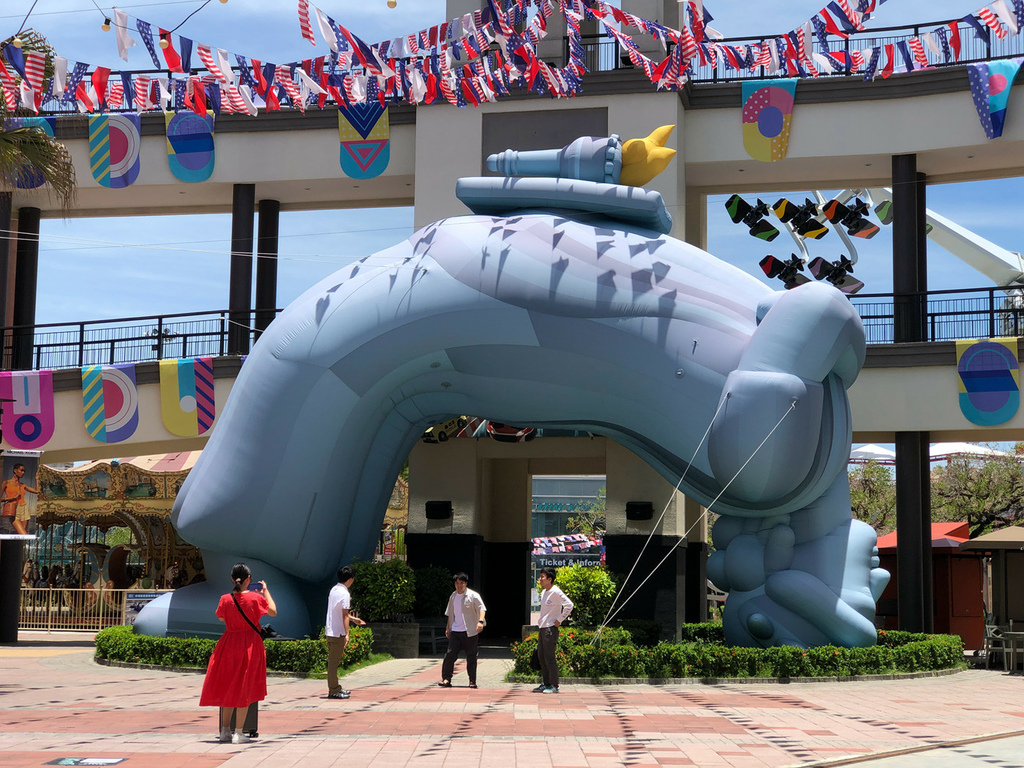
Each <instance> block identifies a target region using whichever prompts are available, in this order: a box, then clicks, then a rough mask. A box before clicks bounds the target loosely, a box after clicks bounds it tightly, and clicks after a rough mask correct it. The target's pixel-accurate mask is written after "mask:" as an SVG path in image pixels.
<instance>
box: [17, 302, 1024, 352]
mask: <svg viewBox="0 0 1024 768" xmlns="http://www.w3.org/2000/svg"><path fill="white" fill-rule="evenodd" d="M850 301H851V303H852V304H853V306H854V308H855V309H856V310H857V312H858V314H860V316H861V319H862V320H863V321H864V329H865V331H866V333H867V341H868V344H892V343H893V340H894V338H895V337H896V334H895V331H894V326H895V322H896V320H895V317H896V314H897V313H896V312H895V305H896V301H895V299H894V297H893V295H892V294H881V293H878V294H858V295H856V296H852V297H850ZM900 304H901V308H902V307H903V306H912V307H913V308H914V309H915V313H916V316H917V317H918V320H919V322H918V326H919V328H918V332H917V333H916V334H915V335H916V336H918V337H920V338H921V340H922V341H955V340H957V339H988V338H994V337H997V336H1024V287H1014V286H1009V287H1005V288H997V287H992V288H973V289H967V290H945V291H930V292H928V293H926V294H910V295H907V296H901V297H900ZM275 311H280V310H275ZM228 325H229V322H228V312H227V310H224V311H214V312H200V313H195V314H189V313H183V314H177V315H155V316H153V317H129V318H121V319H118V320H89V321H84V322H80V323H48V324H46V325H37V326H35V327H34V331H35V333H34V334H33V336H32V365H33V368H34V369H36V370H41V369H42V370H45V369H59V368H80V367H82V366H83V365H113V364H115V363H141V362H146V361H148V360H163V359H176V358H181V357H207V356H210V357H215V356H220V355H225V354H227V338H228ZM31 331H33V328H32V327H31V326H30V327H28V328H17V329H16V328H0V334H2V338H3V361H4V365H5V368H6V369H7V370H10V362H11V354H12V339H13V337H14V335H15V332H21V333H23V334H25V333H30V332H31ZM257 335H258V334H257V332H256V331H250V337H251V341H255V339H256V337H257Z"/></svg>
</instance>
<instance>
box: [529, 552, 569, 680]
mask: <svg viewBox="0 0 1024 768" xmlns="http://www.w3.org/2000/svg"><path fill="white" fill-rule="evenodd" d="M537 578H538V581H540V586H541V589H542V590H543V591H542V592H541V593H540V618H539V619H538V620H537V627H538V629H539V630H540V632H539V633H538V637H537V657H538V658H539V659H540V675H541V684H540V685H538V686H537V687H536V688H534V689H533V692H534V693H558V662H557V661H556V660H555V647H556V646H557V645H558V628H559V626H561V624H562V622H563V621H565V620H566V619H567V618H569V614H570V613H572V607H573V603H572V600H570V599H569V597H568V596H567V595H566V594H565V592H563V591H562V590H561V589H559V588H558V587H556V586H555V569H554V568H541V569H540V575H539V576H538V577H537Z"/></svg>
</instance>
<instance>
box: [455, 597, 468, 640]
mask: <svg viewBox="0 0 1024 768" xmlns="http://www.w3.org/2000/svg"><path fill="white" fill-rule="evenodd" d="M465 599H466V593H465V592H463V593H462V594H461V595H460V594H459V593H458V592H456V593H455V597H454V605H455V615H454V616H453V617H452V632H465V631H466V617H465V616H464V615H463V613H462V602H463V601H464V600H465Z"/></svg>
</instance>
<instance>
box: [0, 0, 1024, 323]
mask: <svg viewBox="0 0 1024 768" xmlns="http://www.w3.org/2000/svg"><path fill="white" fill-rule="evenodd" d="M311 4H315V5H318V6H319V7H321V8H322V9H323V10H324V11H325V12H326V13H328V14H330V15H331V16H333V17H334V18H335V19H336V20H338V21H339V22H340V23H342V24H344V25H345V26H346V27H348V28H349V29H351V30H352V31H353V32H354V33H355V34H357V35H359V36H360V37H362V38H363V39H365V40H367V41H368V42H369V41H378V40H383V39H388V38H392V37H397V36H400V35H405V34H408V33H411V32H414V31H417V30H419V29H420V28H423V27H427V26H430V25H432V24H436V23H438V22H440V21H442V20H444V18H445V4H444V2H441V1H439V0H398V7H397V8H396V9H394V10H390V9H388V8H387V7H386V4H385V0H367V1H366V2H362V3H352V2H338V0H333V1H332V0H320V2H318V3H311ZM97 5H98V6H99V9H98V8H97ZM201 5H202V2H201V0H200V1H195V0H187V1H186V0H173V1H172V2H149V1H145V2H135V3H129V4H125V5H122V6H120V7H121V8H122V9H123V10H124V11H126V12H127V13H128V14H129V15H130V16H134V17H138V18H142V19H145V20H146V21H149V22H151V23H152V24H154V25H159V26H162V27H164V28H168V29H170V28H173V27H175V26H177V25H179V24H181V27H180V29H179V30H178V32H179V33H180V34H183V35H185V36H186V37H191V38H192V39H194V40H196V41H197V42H204V43H207V44H209V45H212V46H215V47H219V48H224V49H226V50H229V51H231V52H233V53H243V54H245V55H247V56H251V57H256V58H260V59H263V60H269V61H293V60H299V59H302V58H307V57H310V56H314V55H319V54H321V53H323V52H324V50H326V48H325V45H324V43H323V42H322V41H320V42H319V43H318V45H317V47H315V48H314V47H312V46H310V45H309V43H308V42H306V41H304V40H303V39H302V38H301V36H300V33H299V26H298V21H297V13H296V7H297V2H296V0H228V2H227V3H226V4H221V3H218V2H212V3H210V4H209V5H207V6H206V7H204V8H202V9H201V10H199V11H198V13H196V14H195V15H194V16H192V17H191V18H189V19H188V20H187V21H184V23H183V24H182V21H183V20H185V19H186V17H188V16H189V14H191V13H192V12H193V11H195V10H196V9H198V8H200V6H201ZM822 5H823V3H822V2H821V0H816V1H815V2H803V0H764V1H762V2H758V1H757V0H742V2H740V0H708V1H707V2H706V6H707V8H708V9H709V10H710V12H711V13H712V14H713V16H714V17H715V21H714V22H713V26H714V27H715V28H717V29H718V30H719V31H720V32H722V33H723V34H725V35H726V36H728V37H740V36H761V35H774V34H778V33H783V32H785V31H788V30H789V29H792V28H793V27H794V26H796V25H798V24H800V23H802V22H803V21H806V20H807V19H808V18H809V17H810V16H811V15H812V14H814V13H815V12H816V11H817V10H818V8H820V7H821V6H822ZM31 6H32V0H6V1H5V2H3V3H2V4H0V38H6V37H8V36H9V35H11V34H13V33H14V32H16V31H17V30H18V28H19V26H20V25H21V23H22V19H23V18H24V17H25V15H26V13H28V11H29V8H30V7H31ZM979 7H981V4H980V3H979V2H978V0H888V2H886V3H885V4H884V5H882V6H881V7H880V8H879V10H878V13H877V18H876V19H875V20H874V21H873V22H870V25H871V26H873V27H885V26H897V25H905V24H916V23H920V24H922V25H925V29H927V28H928V27H927V24H928V23H931V22H939V21H943V20H948V19H953V18H960V17H962V16H964V15H965V14H966V13H969V12H972V11H975V10H977V9H978V8H979ZM100 9H103V10H100ZM104 13H109V6H107V5H106V4H105V3H104V2H102V0H96V4H94V3H93V2H92V1H91V0H38V2H37V3H36V5H35V8H34V10H33V11H32V13H31V16H30V18H29V20H28V26H31V27H34V28H35V29H37V30H38V31H39V32H41V33H42V34H44V35H45V36H46V37H47V38H48V39H49V40H50V42H51V43H52V44H53V45H54V47H55V48H56V50H57V51H58V52H59V53H60V54H61V55H63V56H65V57H67V58H68V59H70V60H72V61H87V62H88V63H90V64H92V65H101V66H107V67H111V68H112V69H115V70H117V69H122V68H124V69H129V68H139V69H144V68H147V67H149V66H150V65H151V62H149V59H148V55H147V54H146V52H145V49H144V48H142V46H141V45H140V46H138V47H136V48H134V49H132V50H131V52H130V55H129V62H128V64H127V65H125V64H124V63H123V62H122V61H121V60H120V59H119V58H118V57H117V50H116V45H115V42H114V35H113V33H105V32H103V31H101V29H100V25H101V24H102V22H103V16H104ZM1022 34H1024V33H1022ZM979 129H980V127H979ZM1022 191H1024V185H1022V184H1021V181H1020V180H1019V179H1010V180H1000V181H987V182H973V183H966V184H950V185H935V186H932V187H929V191H928V205H929V207H930V208H932V209H933V210H935V211H936V212H938V213H940V214H942V215H943V216H946V217H947V218H950V219H953V220H954V221H956V222H957V223H959V224H961V225H962V226H965V227H967V228H969V229H973V230H974V231H976V232H978V233H979V234H980V235H982V236H983V237H985V238H987V239H988V240H991V241H992V242H994V243H996V244H998V245H1000V246H1002V247H1004V248H1007V249H1009V250H1011V251H1021V250H1024V242H1022V241H1024V235H1022V234H1021V230H1020V227H1019V223H1018V220H1019V212H1018V211H1019V204H1018V203H1017V202H1016V201H1018V200H1019V199H1020V198H1021V192H1022ZM789 196H790V197H794V198H799V199H801V200H802V196H800V195H789ZM762 197H764V198H765V199H767V200H768V201H769V202H774V198H773V197H772V196H771V195H763V196H762ZM769 198H771V199H769ZM724 201H725V196H724V195H723V196H713V197H711V198H710V199H709V211H708V228H709V233H708V250H709V251H711V252H712V253H713V254H715V255H716V256H719V257H720V258H723V259H725V260H727V261H730V262H731V263H734V264H736V265H737V266H740V267H741V268H743V269H745V270H746V271H749V272H751V273H752V274H757V275H760V271H759V269H758V267H757V262H758V261H759V260H760V258H761V257H762V256H764V255H765V254H766V253H769V252H773V251H772V249H771V246H768V245H767V244H764V243H762V242H760V241H757V240H754V239H753V238H750V237H749V236H748V235H747V234H746V233H745V231H744V230H743V229H741V228H740V227H737V226H734V225H733V224H732V223H731V222H730V221H729V219H728V217H727V215H726V213H725V208H724V205H723V204H724ZM411 231H412V211H411V210H410V209H407V208H391V209H377V210H354V211H310V212H285V213H283V214H282V215H281V242H280V252H281V264H280V270H279V291H278V295H279V302H278V303H279V305H281V306H283V305H285V304H287V303H288V302H289V301H291V300H292V299H294V298H295V297H296V296H298V295H299V294H300V293H301V292H302V291H303V290H305V289H306V288H307V287H308V286H310V285H312V284H313V283H314V282H316V281H317V280H319V279H320V278H321V277H323V276H325V275H327V274H330V273H331V272H333V271H335V270H336V269H338V268H340V267H342V266H344V265H345V264H347V263H349V262H350V261H352V260H355V259H357V258H359V257H361V256H363V255H365V254H368V253H372V252H374V251H376V250H380V249H382V248H384V247H387V246H389V245H391V244H393V243H395V242H397V241H398V240H400V239H402V238H403V237H406V236H408V235H409V234H410V233H411ZM889 232H890V231H889V230H888V229H887V228H883V230H882V233H881V234H879V236H878V237H876V238H875V239H873V240H872V241H870V242H869V243H862V244H858V245H859V253H860V261H859V262H858V266H857V276H858V277H860V278H861V279H863V280H865V282H866V283H867V288H866V289H865V291H870V292H880V293H881V292H887V291H890V290H891V287H892V275H891V271H892V269H891V258H892V257H891V248H892V242H891V237H890V234H889ZM784 238H785V236H783V238H780V239H779V240H777V241H776V243H774V244H773V245H781V248H780V249H779V252H778V253H776V255H781V256H787V255H788V249H789V246H790V245H791V243H787V244H785V245H782V243H783V241H784ZM829 238H832V239H834V240H835V243H836V247H838V244H839V241H838V239H836V238H835V237H834V235H829ZM229 239H230V217H229V216H227V215H208V216H188V217H162V218H122V219H103V220H97V219H84V220H83V219H76V220H71V221H67V222H61V221H57V220H44V222H43V225H42V232H41V245H40V276H39V285H40V288H39V301H38V311H37V321H38V322H40V323H45V322H64V321H72V320H81V319H99V318H106V317H128V316H135V315H151V314H154V313H156V312H166V313H172V312H189V311H202V310H211V309H219V308H223V307H225V306H226V305H227V285H228V252H229ZM822 242H824V241H822ZM831 250H835V247H833V248H831V249H828V250H823V251H821V252H817V251H814V250H813V249H812V255H822V256H826V257H827V258H830V259H831V258H835V257H836V256H837V255H838V253H835V254H833V253H831ZM929 271H930V279H929V285H930V287H931V288H933V289H940V288H958V287H964V286H978V287H981V286H987V285H991V281H989V280H987V279H986V278H985V277H984V276H982V275H980V274H978V273H977V272H975V271H974V270H972V269H970V268H968V267H966V266H964V265H963V264H961V263H960V262H959V261H957V260H956V259H955V258H953V257H952V256H950V255H949V254H947V253H946V252H945V251H943V250H942V249H941V248H938V247H932V248H931V249H930V250H929ZM97 276H102V279H99V278H98V277H97Z"/></svg>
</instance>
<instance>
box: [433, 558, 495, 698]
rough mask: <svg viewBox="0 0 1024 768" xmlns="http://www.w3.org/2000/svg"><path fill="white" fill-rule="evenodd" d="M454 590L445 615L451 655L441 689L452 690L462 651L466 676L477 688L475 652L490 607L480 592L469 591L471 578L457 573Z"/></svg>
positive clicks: (444, 664) (443, 664) (445, 664)
mask: <svg viewBox="0 0 1024 768" xmlns="http://www.w3.org/2000/svg"><path fill="white" fill-rule="evenodd" d="M454 579H455V591H454V592H452V594H451V597H449V598H448V607H447V608H446V609H445V616H447V617H448V623H447V625H446V626H445V630H444V634H445V637H447V638H448V652H447V653H446V654H445V655H444V661H443V662H441V682H440V683H438V685H440V686H441V687H442V688H451V687H452V674H453V673H454V672H455V660H456V659H457V658H458V657H459V651H465V652H466V674H468V675H469V687H470V688H476V652H477V642H478V640H479V635H480V632H481V630H483V628H484V626H485V624H486V621H485V620H484V617H485V616H486V615H487V606H486V605H484V600H483V598H482V597H480V593H479V592H474V591H473V590H472V589H469V576H467V575H466V574H464V573H456V574H455V576H454Z"/></svg>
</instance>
